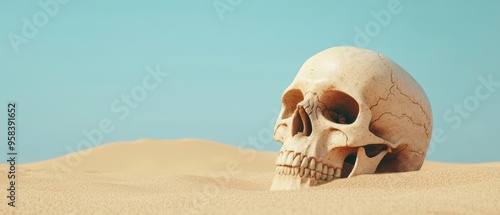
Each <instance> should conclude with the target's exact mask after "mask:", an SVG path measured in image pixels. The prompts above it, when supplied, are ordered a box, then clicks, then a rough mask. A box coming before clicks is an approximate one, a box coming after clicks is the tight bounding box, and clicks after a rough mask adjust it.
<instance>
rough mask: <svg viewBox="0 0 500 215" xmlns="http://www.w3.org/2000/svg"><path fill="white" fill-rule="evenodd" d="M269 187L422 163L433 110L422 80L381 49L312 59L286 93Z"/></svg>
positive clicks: (343, 50)
mask: <svg viewBox="0 0 500 215" xmlns="http://www.w3.org/2000/svg"><path fill="white" fill-rule="evenodd" d="M282 104H283V108H282V110H281V113H280V116H279V117H278V120H277V122H276V126H275V129H274V139H275V140H276V141H279V142H281V143H283V146H282V148H281V150H280V152H279V155H278V157H277V159H276V175H275V177H274V180H273V183H272V187H271V190H289V189H298V188H303V187H310V186H314V185H318V184H322V183H325V182H328V181H332V180H335V179H338V178H347V177H353V176H357V175H361V174H371V173H382V172H406V171H415V170H419V169H420V167H421V166H422V164H423V162H424V158H425V155H426V152H427V148H428V146H429V142H430V138H431V133H432V115H431V109H430V105H429V101H428V99H427V96H426V95H425V92H424V91H423V90H422V88H421V87H420V85H419V84H418V83H417V82H416V81H415V80H414V79H413V78H412V77H411V76H410V75H409V74H408V73H407V72H406V71H405V70H403V69H402V68H401V67H400V66H398V65H397V64H396V63H394V62H392V61H391V60H389V59H387V58H386V57H384V56H383V55H382V54H379V53H377V52H373V51H370V50H366V49H361V48H355V47H335V48H330V49H327V50H324V51H322V52H320V53H318V54H316V55H314V56H313V57H311V58H309V59H308V60H307V61H306V62H305V63H304V65H303V66H302V67H301V69H300V71H299V72H298V74H297V76H296V77H295V79H294V80H293V82H292V83H291V84H290V86H289V87H288V88H287V89H286V91H285V92H284V93H283V97H282Z"/></svg>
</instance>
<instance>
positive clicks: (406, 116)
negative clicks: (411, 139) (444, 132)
mask: <svg viewBox="0 0 500 215" xmlns="http://www.w3.org/2000/svg"><path fill="white" fill-rule="evenodd" d="M384 115H391V116H393V117H396V118H398V119H403V118H407V119H409V120H410V122H411V123H412V124H414V125H417V126H420V127H423V128H424V130H425V135H427V137H429V133H428V132H427V128H426V126H425V125H422V124H420V123H416V122H415V121H413V118H412V117H410V116H408V115H406V114H405V113H403V114H401V115H400V116H398V115H396V114H393V113H391V112H384V113H382V114H380V116H378V117H377V119H375V120H373V121H372V122H370V125H369V126H368V127H371V126H372V125H373V124H374V123H376V122H377V121H379V120H380V119H381V118H382V117H383V116H384Z"/></svg>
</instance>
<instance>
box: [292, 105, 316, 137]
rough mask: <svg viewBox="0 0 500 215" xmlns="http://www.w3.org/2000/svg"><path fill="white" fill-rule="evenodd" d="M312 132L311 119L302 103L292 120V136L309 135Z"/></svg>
mask: <svg viewBox="0 0 500 215" xmlns="http://www.w3.org/2000/svg"><path fill="white" fill-rule="evenodd" d="M311 133H312V125H311V119H310V118H309V115H308V114H307V113H306V111H305V110H304V107H302V105H298V107H297V109H296V110H295V113H294V114H293V122H292V136H295V135H303V136H309V135H311Z"/></svg>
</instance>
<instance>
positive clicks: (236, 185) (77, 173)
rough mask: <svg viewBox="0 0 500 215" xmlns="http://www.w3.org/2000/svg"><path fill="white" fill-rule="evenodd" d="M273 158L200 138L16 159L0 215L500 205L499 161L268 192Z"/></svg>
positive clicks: (443, 209)
mask: <svg viewBox="0 0 500 215" xmlns="http://www.w3.org/2000/svg"><path fill="white" fill-rule="evenodd" d="M275 158H276V153H270V152H255V151H252V150H243V149H239V148H236V147H232V146H228V145H223V144H219V143H214V142H209V141H203V140H176V141H160V140H139V141H134V142H123V143H113V144H107V145H104V146H99V147H96V148H92V149H89V150H86V151H82V152H80V153H79V154H70V155H66V156H63V157H59V158H56V159H52V160H48V161H42V162H36V163H31V164H23V165H19V166H18V171H19V174H18V181H17V182H18V187H17V193H16V208H11V207H8V206H7V203H6V200H7V199H6V198H5V197H2V199H3V200H2V205H1V206H0V214H68V213H74V214H138V213H146V214H260V215H262V214H321V213H325V214H326V213H328V214H334V213H335V214H500V163H486V164H474V165H471V164H446V163H436V162H426V163H425V164H424V167H423V168H422V170H421V171H417V172H407V173H396V174H375V175H362V176H357V177H354V178H349V179H340V180H335V181H333V182H330V183H328V184H325V185H321V186H317V187H314V188H311V189H306V190H296V191H272V192H271V191H268V189H269V188H270V186H271V182H272V178H273V176H274V162H275ZM6 169H7V166H6V165H1V166H0V170H1V171H0V174H2V177H1V183H0V185H1V186H3V187H2V190H3V191H2V192H3V194H2V195H1V196H5V195H4V194H6V193H7V191H5V189H4V188H5V187H6V186H7V184H6V183H7V182H6V178H5V177H4V176H3V175H7V173H6Z"/></svg>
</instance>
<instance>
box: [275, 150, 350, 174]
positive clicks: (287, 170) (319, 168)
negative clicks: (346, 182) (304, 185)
mask: <svg viewBox="0 0 500 215" xmlns="http://www.w3.org/2000/svg"><path fill="white" fill-rule="evenodd" d="M276 166H277V167H276V172H277V173H278V174H280V175H292V176H295V175H299V176H300V177H310V178H314V179H316V180H323V181H331V180H333V179H334V178H340V174H341V169H340V168H335V167H329V166H327V165H326V164H323V163H321V162H320V161H319V160H316V159H315V158H309V157H307V156H304V155H302V154H296V153H295V152H292V151H288V152H280V154H279V155H278V157H277V158H276Z"/></svg>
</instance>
